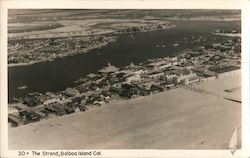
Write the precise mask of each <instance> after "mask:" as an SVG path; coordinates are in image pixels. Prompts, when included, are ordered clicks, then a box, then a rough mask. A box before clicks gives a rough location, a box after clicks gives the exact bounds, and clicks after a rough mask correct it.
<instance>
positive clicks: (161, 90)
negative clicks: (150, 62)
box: [150, 85, 163, 93]
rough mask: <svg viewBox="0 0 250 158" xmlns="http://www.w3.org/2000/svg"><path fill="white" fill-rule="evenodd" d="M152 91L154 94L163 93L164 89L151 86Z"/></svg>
mask: <svg viewBox="0 0 250 158" xmlns="http://www.w3.org/2000/svg"><path fill="white" fill-rule="evenodd" d="M150 91H151V92H152V93H157V92H163V88H162V87H160V86H158V85H151V87H150Z"/></svg>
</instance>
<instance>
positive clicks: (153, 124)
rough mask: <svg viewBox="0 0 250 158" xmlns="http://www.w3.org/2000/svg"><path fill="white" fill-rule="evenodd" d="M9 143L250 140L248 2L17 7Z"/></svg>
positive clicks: (226, 144) (207, 145)
mask: <svg viewBox="0 0 250 158" xmlns="http://www.w3.org/2000/svg"><path fill="white" fill-rule="evenodd" d="M7 49H8V148H9V149H10V150H41V149H43V150H75V149H163V150H171V149H180V150H182V149H183V150H184V149H185V150H186V149H197V150H198V149H199V150H200V149H202V150H231V152H234V151H235V150H237V149H240V148H241V122H242V121H241V117H242V114H241V109H242V106H241V102H242V99H241V10H226V9H224V10H212V9H9V10H8V47H7Z"/></svg>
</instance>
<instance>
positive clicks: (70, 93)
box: [63, 87, 79, 97]
mask: <svg viewBox="0 0 250 158" xmlns="http://www.w3.org/2000/svg"><path fill="white" fill-rule="evenodd" d="M63 93H64V94H65V95H66V96H68V97H72V96H75V95H77V94H78V93H79V92H78V90H76V89H74V88H71V87H69V88H66V89H65V91H64V92H63Z"/></svg>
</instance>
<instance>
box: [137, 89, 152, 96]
mask: <svg viewBox="0 0 250 158" xmlns="http://www.w3.org/2000/svg"><path fill="white" fill-rule="evenodd" d="M139 94H140V95H142V96H147V95H150V91H149V90H146V89H140V92H139Z"/></svg>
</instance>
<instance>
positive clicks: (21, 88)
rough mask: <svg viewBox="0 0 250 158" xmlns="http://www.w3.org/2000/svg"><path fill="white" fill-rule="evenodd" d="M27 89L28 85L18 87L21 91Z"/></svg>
mask: <svg viewBox="0 0 250 158" xmlns="http://www.w3.org/2000/svg"><path fill="white" fill-rule="evenodd" d="M26 88H27V86H26V85H23V86H20V87H18V89H19V90H23V89H26Z"/></svg>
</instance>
